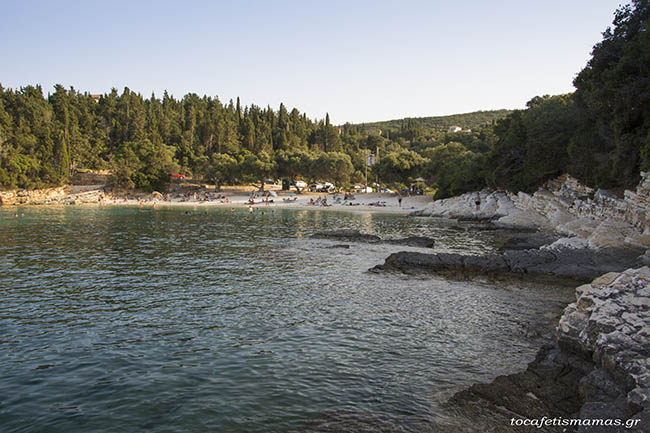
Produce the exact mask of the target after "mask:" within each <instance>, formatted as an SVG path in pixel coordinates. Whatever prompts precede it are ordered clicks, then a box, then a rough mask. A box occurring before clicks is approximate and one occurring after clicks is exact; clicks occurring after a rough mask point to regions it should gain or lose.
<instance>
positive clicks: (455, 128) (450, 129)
mask: <svg viewBox="0 0 650 433" xmlns="http://www.w3.org/2000/svg"><path fill="white" fill-rule="evenodd" d="M462 130H463V128H461V127H460V126H457V125H454V126H450V127H449V132H461V131H462Z"/></svg>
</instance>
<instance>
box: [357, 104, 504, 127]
mask: <svg viewBox="0 0 650 433" xmlns="http://www.w3.org/2000/svg"><path fill="white" fill-rule="evenodd" d="M512 112H513V110H505V109H504V110H489V111H475V112H473V113H464V114H452V115H450V116H434V117H411V118H404V119H395V120H385V121H382V122H372V123H364V124H362V125H361V126H363V127H365V128H379V129H381V130H382V131H390V132H393V131H399V130H400V129H401V128H402V127H403V125H404V124H405V123H407V122H408V121H411V122H412V121H416V122H417V123H418V124H419V126H420V127H421V128H423V129H425V130H435V131H439V132H445V131H447V130H448V129H449V127H451V126H460V127H461V128H463V129H472V128H477V127H479V126H482V125H486V124H491V123H492V122H493V121H494V122H496V121H497V120H499V119H503V118H504V117H506V116H507V115H509V114H510V113H512Z"/></svg>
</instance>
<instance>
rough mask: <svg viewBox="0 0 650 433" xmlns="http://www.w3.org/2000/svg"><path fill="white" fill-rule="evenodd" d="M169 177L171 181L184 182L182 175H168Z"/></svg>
mask: <svg viewBox="0 0 650 433" xmlns="http://www.w3.org/2000/svg"><path fill="white" fill-rule="evenodd" d="M169 177H170V178H171V180H185V176H183V175H182V174H170V175H169Z"/></svg>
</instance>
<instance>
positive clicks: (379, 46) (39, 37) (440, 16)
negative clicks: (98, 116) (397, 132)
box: [0, 0, 626, 123]
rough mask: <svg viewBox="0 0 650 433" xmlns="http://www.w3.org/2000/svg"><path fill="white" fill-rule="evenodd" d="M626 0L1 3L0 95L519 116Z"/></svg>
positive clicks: (316, 112) (556, 83) (368, 114)
mask: <svg viewBox="0 0 650 433" xmlns="http://www.w3.org/2000/svg"><path fill="white" fill-rule="evenodd" d="M621 3H626V2H621V1H617V0H569V1H567V0H546V1H525V0H518V1H514V0H492V1H488V0H482V1H479V0H465V1H463V0H460V1H451V0H449V1H445V2H441V1H434V0H430V1H409V0H401V1H398V0H394V1H370V0H369V1H355V0H345V1H338V0H334V1H324V0H319V1H312V0H299V1H282V0H278V1H237V0H234V1H233V0H229V1H216V0H215V1H207V0H206V1H198V0H197V1H192V0H184V1H182V0H178V1H165V0H156V1H149V0H147V1H144V0H142V1H139V0H130V1H121V0H110V1H95V0H84V1H65V0H57V1H50V0H43V1H37V0H13V1H12V0H7V1H4V2H2V3H0V40H1V41H2V50H1V51H0V83H1V84H2V85H3V86H4V87H5V88H7V87H10V88H18V87H21V86H24V85H27V84H41V85H42V86H43V89H44V91H45V92H46V93H47V92H49V91H51V90H52V86H53V85H54V84H56V83H60V84H62V85H64V86H65V87H70V86H74V87H75V89H77V90H80V91H88V92H90V93H105V92H108V91H110V89H111V88H112V87H115V88H117V89H118V90H119V91H120V92H121V91H122V89H123V88H124V87H125V86H127V87H129V88H130V89H131V90H133V91H136V92H139V93H141V94H143V95H144V96H145V97H149V96H150V95H151V92H155V93H156V95H158V96H160V95H162V92H163V90H165V89H167V90H168V91H169V92H170V94H173V95H174V96H175V97H177V98H180V97H182V96H183V95H184V94H186V93H188V92H195V93H198V94H199V95H204V94H207V95H209V96H218V97H219V99H220V100H221V101H223V102H227V101H228V100H229V99H231V98H232V99H235V98H236V97H237V96H240V97H241V100H242V103H243V104H246V105H248V104H251V103H254V104H256V105H260V106H266V105H268V104H270V105H271V106H272V107H273V108H275V109H277V108H278V106H279V104H280V102H284V103H285V105H286V106H287V107H288V108H289V109H291V108H293V107H296V108H298V109H299V110H300V111H301V112H306V113H307V115H308V116H309V117H310V118H323V117H325V113H326V112H329V113H330V117H331V119H332V122H333V123H344V122H348V121H349V122H354V123H356V122H364V121H375V120H388V119H395V118H402V117H422V116H435V115H445V114H454V113H464V112H470V111H475V110H488V109H498V108H522V107H523V106H524V104H525V103H526V101H528V100H529V99H531V98H532V97H533V96H536V95H543V94H559V93H566V92H570V91H573V85H572V80H573V78H574V76H575V74H576V73H577V72H579V71H580V69H582V68H583V67H584V65H585V63H586V61H587V60H588V58H589V54H590V52H591V48H592V46H593V45H594V44H595V43H596V42H598V41H600V40H601V33H602V32H603V31H604V30H605V28H606V27H607V26H609V25H610V24H611V21H612V19H613V15H614V11H615V10H616V9H617V8H618V6H619V4H621Z"/></svg>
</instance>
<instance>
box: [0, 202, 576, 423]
mask: <svg viewBox="0 0 650 433" xmlns="http://www.w3.org/2000/svg"><path fill="white" fill-rule="evenodd" d="M16 212H18V216H17V217H16V216H14V213H16ZM21 213H24V216H20V214H21ZM339 228H356V229H360V230H362V231H364V232H367V233H374V234H378V235H380V236H381V237H383V238H397V237H405V236H410V235H425V236H430V237H433V238H436V239H437V244H436V248H435V250H437V251H462V252H468V253H478V252H482V251H488V250H490V249H491V248H493V245H494V242H495V239H492V238H490V237H489V236H491V235H490V234H489V233H488V234H483V235H477V234H472V233H456V232H451V231H449V230H446V229H445V228H443V227H441V226H439V225H438V224H437V223H436V222H435V221H433V220H430V219H427V218H406V217H401V216H394V215H380V214H374V215H369V214H353V213H337V212H322V211H290V210H283V211H278V212H277V213H275V214H271V213H270V212H268V211H267V212H266V213H265V214H264V215H262V214H261V213H259V212H257V213H255V214H251V215H249V214H248V213H247V212H245V211H243V210H242V211H238V212H230V210H229V209H227V210H223V209H205V210H204V209H201V208H200V207H197V208H196V209H192V210H191V213H189V214H188V213H187V211H186V210H183V209H161V210H155V211H154V210H150V209H146V210H143V211H139V210H138V209H137V208H91V207H84V208H79V207H43V208H39V207H23V208H19V209H18V210H16V208H0V246H1V248H2V254H1V256H0V290H1V293H2V298H1V299H2V301H1V302H0V368H1V375H0V430H1V431H7V432H140V431H152V432H212V431H214V432H290V431H291V432H293V431H296V432H307V431H309V432H313V431H349V432H360V431H424V432H426V431H436V425H437V420H438V419H440V417H441V416H442V415H443V412H442V409H441V408H440V403H441V402H442V401H444V400H445V399H446V398H447V397H449V396H450V395H451V394H452V393H453V392H455V391H458V390H460V389H462V388H463V387H464V386H467V385H468V384H470V383H473V382H476V381H480V380H489V379H491V378H493V377H494V376H496V375H497V374H501V373H504V372H510V371H513V370H516V369H518V368H522V367H523V366H525V364H526V363H527V362H529V361H530V360H531V359H532V357H533V356H534V353H535V351H536V348H537V345H538V342H537V341H531V340H529V339H528V338H526V327H527V325H528V324H529V323H530V322H533V321H535V320H538V319H539V317H541V316H543V315H545V314H548V313H551V312H556V311H558V309H559V308H561V306H562V305H564V304H565V303H566V301H567V299H568V298H567V296H568V294H567V292H566V291H564V292H560V291H557V290H541V289H536V290H532V289H512V288H510V289H503V288H496V287H489V286H484V285H479V284H470V283H463V282H448V281H444V280H442V279H432V278H417V277H409V276H404V275H397V274H373V273H368V272H367V269H369V268H371V267H372V266H374V265H376V264H380V263H383V260H384V259H385V258H386V257H387V256H388V255H389V254H390V253H391V252H394V251H399V250H405V249H407V250H408V249H410V250H414V251H418V249H415V248H406V247H400V246H388V245H366V244H350V248H349V249H341V248H331V247H332V246H333V245H334V244H336V243H335V242H329V241H324V240H315V239H310V238H309V235H310V234H311V233H313V232H316V231H320V230H333V229H339ZM420 251H422V250H420Z"/></svg>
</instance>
